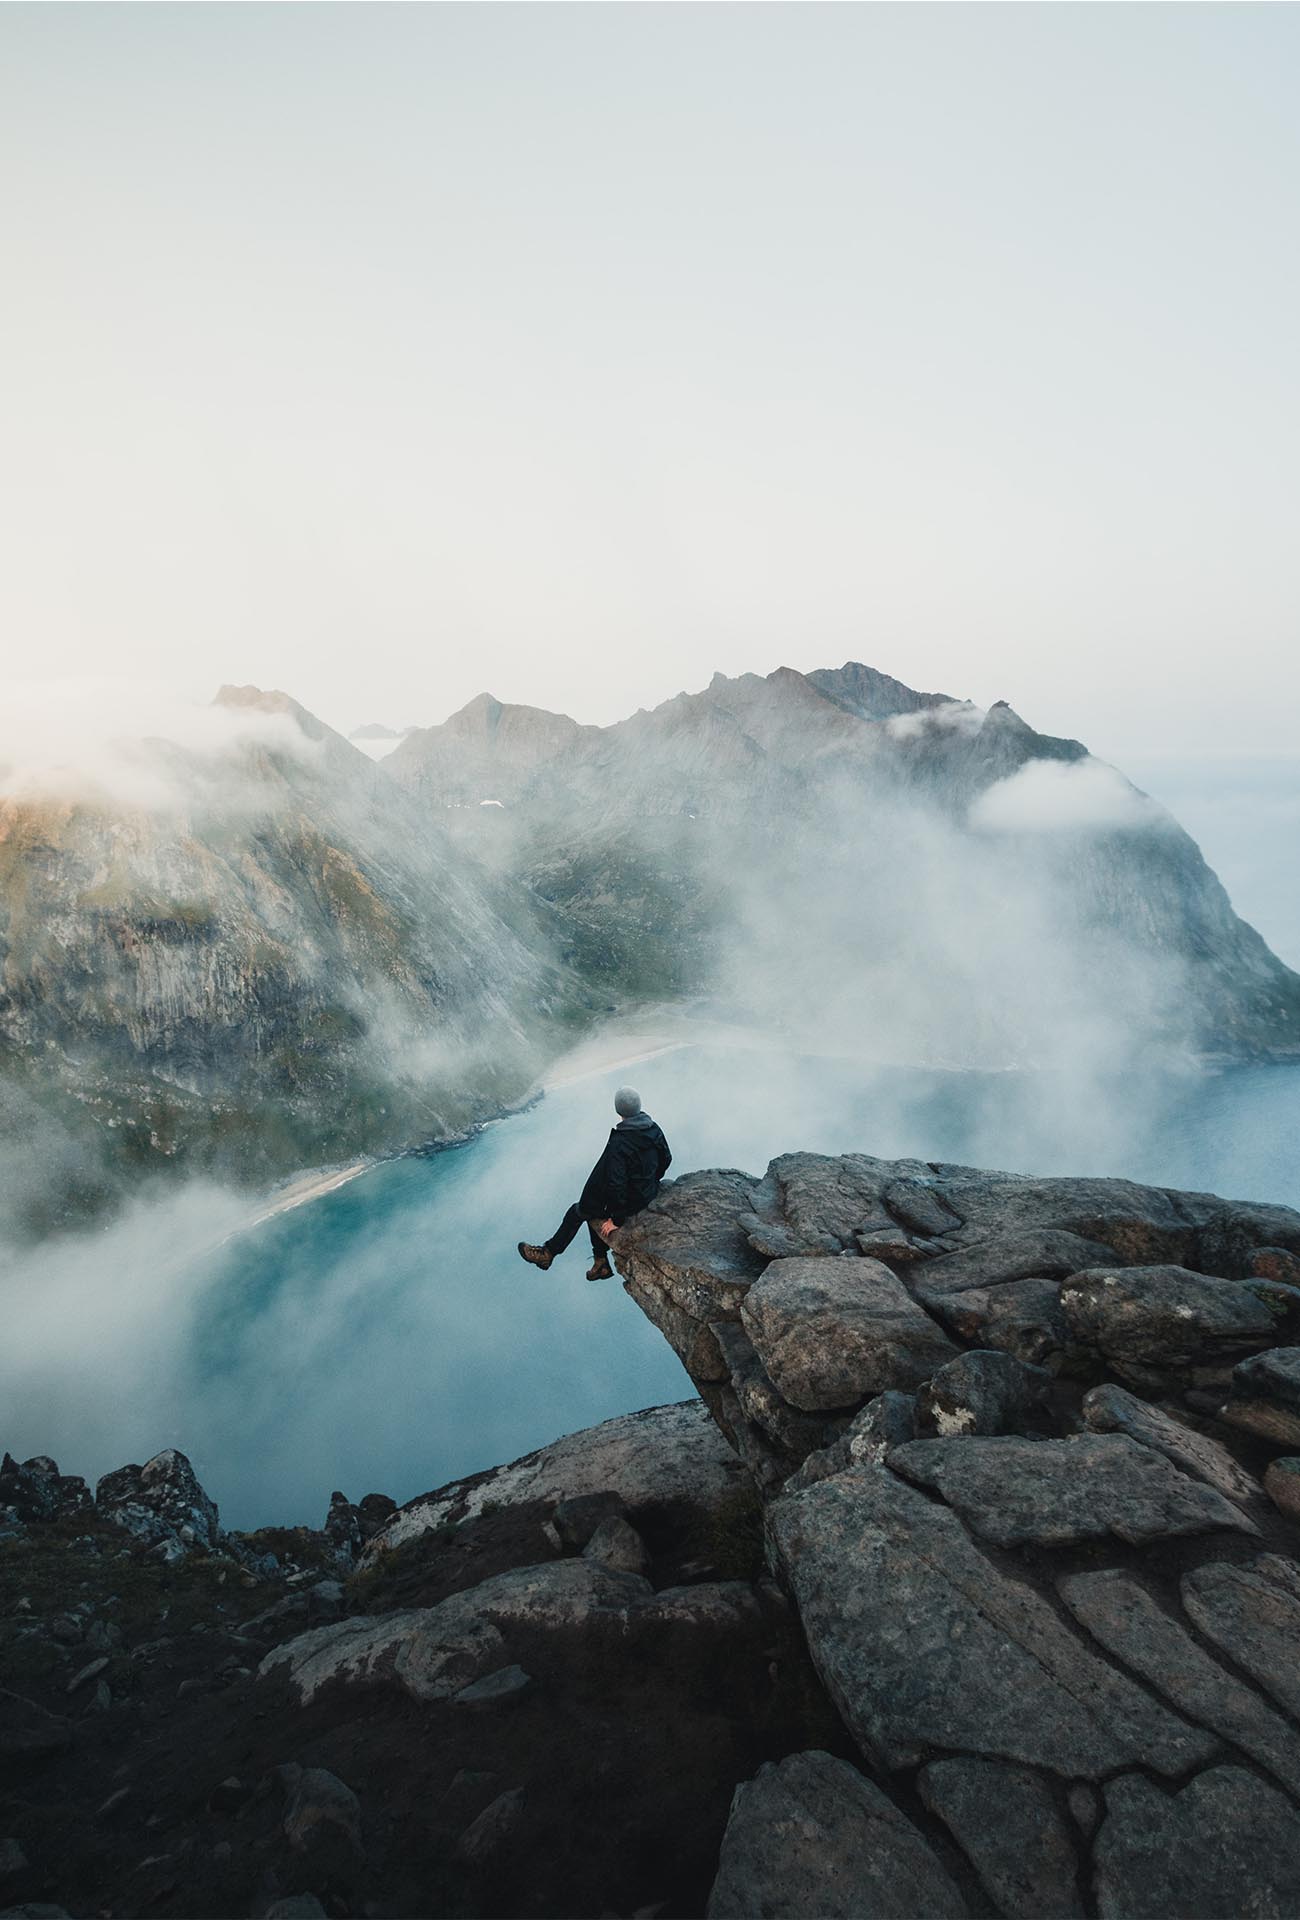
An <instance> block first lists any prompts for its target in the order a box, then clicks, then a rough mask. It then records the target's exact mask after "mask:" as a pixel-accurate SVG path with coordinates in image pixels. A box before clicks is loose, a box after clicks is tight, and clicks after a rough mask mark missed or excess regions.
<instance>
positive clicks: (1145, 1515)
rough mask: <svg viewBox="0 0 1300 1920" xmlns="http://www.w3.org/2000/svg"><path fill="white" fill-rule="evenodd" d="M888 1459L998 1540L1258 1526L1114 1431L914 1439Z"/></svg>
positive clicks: (1062, 1541)
mask: <svg viewBox="0 0 1300 1920" xmlns="http://www.w3.org/2000/svg"><path fill="white" fill-rule="evenodd" d="M889 1465H890V1468H891V1469H892V1470H894V1471H895V1472H898V1473H902V1474H904V1475H905V1476H906V1478H907V1479H909V1480H911V1481H912V1482H913V1483H914V1484H915V1485H917V1486H922V1487H929V1488H931V1489H933V1491H935V1492H936V1493H939V1494H941V1495H942V1497H943V1498H944V1499H945V1500H946V1501H947V1502H948V1505H949V1506H950V1507H954V1508H955V1509H956V1511H957V1512H958V1513H959V1514H960V1515H961V1517H962V1519H963V1520H965V1521H966V1523H967V1525H968V1526H970V1527H972V1528H973V1529H974V1531H975V1532H976V1533H977V1534H979V1535H980V1537H981V1538H982V1539H985V1540H991V1541H993V1542H994V1543H995V1544H996V1545H997V1546H1000V1547H1018V1546H1027V1545H1030V1544H1034V1545H1037V1546H1058V1547H1059V1546H1073V1545H1075V1544H1077V1543H1078V1542H1079V1541H1083V1540H1102V1539H1105V1538H1107V1536H1112V1537H1113V1538H1115V1539H1117V1540H1124V1541H1127V1542H1128V1543H1129V1545H1131V1546H1138V1545H1141V1544H1143V1543H1144V1542H1146V1541H1149V1540H1163V1539H1168V1538H1171V1537H1176V1536H1178V1535H1180V1534H1194V1533H1213V1532H1215V1531H1217V1530H1219V1529H1221V1528H1223V1529H1228V1530H1232V1531H1236V1532H1240V1533H1255V1532H1257V1528H1256V1527H1255V1525H1254V1523H1253V1522H1252V1521H1251V1520H1249V1519H1248V1518H1247V1516H1246V1515H1245V1514H1243V1513H1242V1511H1241V1509H1240V1507H1238V1506H1237V1505H1235V1504H1234V1503H1233V1502H1231V1501H1228V1500H1225V1499H1224V1497H1223V1495H1222V1494H1220V1493H1216V1492H1215V1491H1214V1489H1213V1488H1212V1487H1207V1486H1206V1485H1205V1484H1204V1482H1203V1481H1201V1480H1192V1479H1189V1478H1188V1476H1187V1475H1186V1474H1185V1473H1180V1472H1179V1471H1178V1469H1177V1468H1176V1467H1175V1466H1174V1465H1173V1463H1172V1462H1171V1461H1170V1460H1168V1459H1166V1458H1165V1457H1164V1456H1163V1455H1162V1454H1159V1453H1154V1452H1152V1451H1151V1450H1150V1449H1149V1448H1147V1447H1141V1446H1139V1445H1138V1444H1137V1442H1136V1441H1135V1440H1130V1439H1129V1437H1128V1435H1127V1434H1122V1433H1113V1434H1112V1433H1107V1434H1090V1433H1088V1434H1072V1435H1071V1436H1070V1437H1069V1438H1068V1439H1065V1440H1027V1439H1018V1438H1014V1437H1012V1436H1010V1435H998V1436H993V1437H988V1438H975V1437H970V1438H967V1437H963V1436H959V1437H957V1438H954V1439H949V1440H914V1441H912V1442H911V1444H910V1445H908V1446H905V1447H897V1448H895V1450H894V1452H893V1453H891V1454H890V1456H889Z"/></svg>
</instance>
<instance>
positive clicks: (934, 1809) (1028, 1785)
mask: <svg viewBox="0 0 1300 1920" xmlns="http://www.w3.org/2000/svg"><path fill="white" fill-rule="evenodd" d="M917 1786H918V1788H919V1789H920V1793H921V1798H922V1800H923V1801H924V1802H925V1805H926V1806H927V1807H928V1808H929V1810H930V1812H931V1813H933V1814H934V1815H935V1816H936V1817H937V1818H938V1819H940V1820H942V1821H943V1823H944V1825H945V1826H946V1827H947V1829H948V1831H949V1832H950V1833H951V1834H952V1837H953V1839H954V1840H955V1841H956V1842H957V1844H958V1846H959V1847H960V1848H961V1850H962V1852H963V1853H964V1854H965V1855H966V1857H967V1859H968V1860H969V1861H970V1863H971V1865H972V1866H973V1867H974V1869H975V1871H976V1873H977V1874H978V1875H979V1877H980V1881H981V1883H982V1885H983V1887H984V1891H985V1892H986V1893H987V1894H988V1896H989V1898H990V1900H991V1901H992V1902H993V1905H994V1907H995V1908H996V1910H997V1911H998V1913H1000V1914H1002V1915H1004V1916H1005V1920H1083V1911H1084V1909H1083V1902H1082V1901H1081V1900H1080V1898H1079V1889H1078V1871H1079V1860H1078V1849H1077V1846H1076V1844H1075V1835H1074V1834H1073V1833H1072V1832H1071V1829H1070V1827H1069V1825H1068V1823H1067V1822H1066V1821H1065V1820H1064V1819H1063V1818H1062V1816H1061V1814H1060V1812H1059V1811H1058V1809H1057V1804H1056V1799H1055V1796H1054V1795H1053V1794H1052V1792H1051V1790H1050V1788H1049V1787H1048V1786H1047V1784H1046V1782H1045V1781H1044V1780H1043V1779H1042V1777H1041V1776H1040V1775H1039V1774H1036V1773H1030V1772H1029V1771H1028V1769H1027V1768H1025V1767H1009V1766H1006V1765H1004V1764H1003V1763H1002V1762H1001V1761H998V1760H935V1761H932V1762H931V1764H930V1765H929V1766H928V1767H924V1768H923V1769H922V1770H921V1773H920V1775H919V1776H918V1778H917Z"/></svg>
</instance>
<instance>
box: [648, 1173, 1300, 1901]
mask: <svg viewBox="0 0 1300 1920" xmlns="http://www.w3.org/2000/svg"><path fill="white" fill-rule="evenodd" d="M726 1194H730V1195H732V1196H734V1202H735V1212H734V1216H733V1217H732V1218H731V1219H728V1218H727V1217H726V1206H725V1204H724V1200H725V1195H726ZM682 1246H689V1247H691V1248H692V1249H693V1250H694V1254H693V1261H692V1264H691V1266H690V1267H689V1268H684V1269H683V1270H682V1271H680V1272H678V1271H677V1270H676V1268H675V1265H674V1258H673V1249H674V1248H675V1247H682ZM728 1249H730V1250H731V1252H732V1255H733V1256H734V1259H733V1263H732V1265H731V1266H730V1268H729V1269H728V1267H727V1250H728ZM615 1254H616V1260H617V1264H618V1266H619V1269H620V1272H621V1274H622V1276H623V1280H624V1285H625V1287H626V1289H627V1291H628V1292H629V1294H631V1296H632V1297H633V1299H635V1300H637V1301H638V1302H639V1303H640V1304H642V1305H643V1307H645V1310H646V1311H647V1312H648V1313H649V1315H650V1317H651V1319H652V1320H654V1321H655V1323H656V1325H658V1326H659V1327H660V1328H661V1329H662V1331H663V1332H664V1334H665V1336H666V1337H667V1338H668V1339H669V1341H670V1342H671V1343H672V1344H673V1346H674V1347H675V1349H676V1351H677V1352H678V1354H679V1355H680V1356H681V1358H682V1359H683V1361H684V1363H685V1364H686V1366H687V1368H688V1370H689V1371H691V1372H692V1374H693V1377H694V1378H695V1381H696V1384H697V1386H698V1388H699V1390H700V1393H701V1396H702V1398H703V1399H704V1401H705V1402H706V1404H707V1405H708V1407H709V1409H710V1411H711V1412H712V1414H713V1417H714V1419H715V1420H716V1421H717V1423H718V1426H719V1428H720V1429H721V1431H722V1432H723V1433H724V1434H725V1435H726V1437H727V1438H728V1440H730V1442H731V1444H732V1445H733V1447H734V1448H735V1449H736V1452H737V1454H738V1456H739V1457H740V1459H741V1460H743V1461H744V1463H745V1465H746V1467H747V1469H748V1470H749V1472H750V1474H751V1476H752V1477H753V1479H754V1482H755V1484H756V1487H757V1489H758V1491H759V1493H760V1495H761V1497H762V1500H763V1505H764V1524H765V1534H766V1540H767V1552H768V1561H769V1565H770V1566H771V1567H772V1569H773V1571H774V1572H775V1574H776V1575H777V1577H778V1580H779V1581H780V1584H781V1586H782V1587H783V1588H784V1590H785V1592H786V1593H787V1594H788V1595H789V1597H790V1599H791V1601H792V1603H793V1605H794V1608H795V1610H796V1612H797V1614H798V1617H799V1621H800V1624H801V1625H802V1628H803V1631H804V1634H805V1635H806V1637H807V1643H808V1647H809V1650H810V1652H811V1655H812V1658H813V1661H814V1664H815V1665H816V1667H817V1670H818V1672H819V1673H820V1675H821V1677H822V1680H823V1681H824V1683H825V1686H826V1690H827V1693H828V1694H829V1696H830V1700H831V1702H832V1704H833V1705H834V1707H835V1709H836V1711H837V1712H838V1714H839V1716H840V1718H841V1720H842V1722H843V1725H844V1727H845V1729H846V1731H847V1733H848V1735H849V1736H850V1738H851V1741H852V1772H851V1773H850V1771H849V1767H848V1763H847V1761H846V1760H845V1759H837V1760H834V1761H832V1760H829V1759H828V1758H827V1756H826V1755H824V1754H819V1753H810V1752H802V1753H797V1754H793V1755H790V1756H788V1757H787V1758H786V1759H785V1760H783V1761H782V1762H781V1763H780V1765H779V1766H776V1767H769V1768H766V1769H764V1770H763V1771H762V1772H761V1773H760V1774H759V1775H758V1776H757V1777H756V1778H755V1779H754V1780H753V1781H751V1782H749V1783H748V1784H741V1785H740V1786H739V1787H738V1790H737V1793H736V1796H735V1799H734V1801H733V1805H732V1810H731V1816H730V1820H729V1823H728V1826H727V1830H726V1834H725V1837H724V1840H723V1844H722V1848H721V1857H720V1866H719V1872H718V1878H717V1881H716V1884H715V1888H714V1894H713V1901H712V1904H711V1906H710V1909H709V1911H710V1913H712V1914H716V1915H733V1914H740V1913H771V1914H782V1915H791V1916H800V1915H806V1916H808V1920H813V1916H815V1915H817V1914H819V1913H823V1912H824V1913H853V1914H859V1913H860V1914H864V1915H873V1916H874V1915H877V1914H879V1915H893V1914H898V1915H900V1916H902V1915H908V1914H914V1913H916V1912H918V1911H933V1912H936V1913H938V1912H949V1911H963V1910H965V1911H970V1912H980V1913H987V1912H989V1911H992V1912H995V1913H998V1914H1001V1915H1004V1916H1007V1917H1008V1920H1011V1917H1012V1916H1016V1917H1019V1916H1025V1920H1029V1917H1030V1916H1046V1915H1061V1916H1069V1917H1070V1920H1073V1916H1076V1915H1084V1914H1097V1915H1099V1916H1101V1920H1112V1917H1113V1920H1121V1917H1122V1920H1226V1916H1228V1915H1236V1914H1241V1913H1249V1914H1251V1915H1258V1916H1261V1917H1262V1920H1283V1916H1289V1915H1292V1914H1294V1913H1295V1912H1296V1911H1297V1910H1300V1682H1298V1681H1297V1678H1296V1674H1297V1671H1298V1670H1300V1669H1298V1668H1297V1662H1296V1657H1295V1650H1296V1648H1297V1647H1300V1564H1298V1563H1297V1555H1298V1554H1300V1530H1298V1529H1297V1524H1296V1510H1297V1507H1300V1502H1298V1501H1292V1500H1291V1499H1290V1498H1289V1495H1290V1492H1291V1484H1292V1481H1293V1480H1294V1479H1296V1477H1297V1476H1296V1473H1295V1466H1296V1460H1295V1456H1296V1455H1297V1453H1300V1346H1297V1345H1295V1344H1292V1343H1293V1342H1294V1340H1295V1338H1296V1334H1297V1328H1298V1324H1300V1323H1298V1321H1297V1312H1298V1310H1300V1293H1298V1292H1297V1289H1296V1286H1295V1284H1294V1283H1295V1280H1296V1276H1297V1273H1300V1265H1298V1264H1297V1263H1298V1262H1300V1214H1297V1213H1294V1212H1292V1211H1291V1210H1290V1209H1287V1208H1284V1207H1271V1206H1261V1205H1257V1204H1253V1203H1250V1204H1248V1203H1236V1202H1233V1201H1230V1200H1223V1199H1220V1198H1218V1197H1217V1196H1216V1195H1213V1194H1204V1193H1180V1192H1175V1191H1172V1190H1166V1189H1160V1188H1152V1187H1144V1186H1141V1185H1138V1184H1136V1183H1134V1182H1131V1181H1121V1180H1102V1179H1077V1180H1076V1179H1046V1180H1040V1179H1030V1178H1025V1177H1021V1176H1017V1175H1013V1174H1006V1173H995V1172H984V1171H981V1170H979V1169H975V1168H969V1167H953V1166H948V1165H946V1164H942V1163H933V1164H931V1163H924V1162H919V1161H896V1162H891V1161H886V1160H876V1159H872V1158H871V1157H870V1156H868V1155H865V1154H847V1155H843V1156H840V1157H838V1158H832V1157H822V1156H818V1155H815V1154H806V1153H793V1154H786V1155H783V1156H781V1158H779V1159H778V1160H775V1161H773V1162H772V1164H771V1166H770V1167H769V1168H768V1169H767V1172H766V1173H765V1174H764V1175H762V1176H761V1177H760V1176H754V1177H752V1178H750V1177H747V1176H745V1175H742V1174H738V1173H736V1172H735V1171H734V1170H733V1171H731V1172H728V1173H726V1174H725V1175H694V1176H690V1177H689V1178H688V1179H687V1180H684V1181H679V1182H677V1183H675V1184H670V1185H667V1186H665V1187H664V1189H663V1190H662V1191H661V1193H660V1196H659V1198H658V1199H657V1201H656V1202H655V1203H654V1205H653V1206H651V1207H650V1208H647V1209H646V1211H645V1212H644V1213H643V1214H641V1215H639V1216H638V1217H637V1218H636V1219H635V1220H634V1221H632V1222H631V1223H630V1224H629V1226H628V1227H627V1228H626V1229H625V1230H624V1231H623V1232H622V1233H621V1234H620V1236H619V1240H618V1244H617V1247H616V1250H615ZM705 1296H707V1297H705ZM697 1310H702V1313H701V1318H700V1320H699V1323H698V1324H697V1321H696V1314H697ZM693 1361H699V1362H700V1363H701V1364H699V1365H698V1367H697V1366H695V1365H693V1364H692V1363H693ZM1266 1482H1267V1486H1266V1485H1265V1483H1266ZM876 1795H879V1796H881V1799H877V1798H876V1797H875V1796H876ZM882 1800H883V1803H884V1805H886V1806H887V1807H888V1808H889V1809H890V1816H889V1819H888V1820H887V1821H886V1820H885V1819H884V1817H883V1816H882V1811H881V1801H882ZM905 1829H910V1840H909V1841H908V1843H907V1844H906V1845H904V1844H903V1843H902V1841H901V1839H900V1835H901V1834H902V1833H903V1832H904V1830H905ZM920 1863H932V1866H933V1867H934V1868H937V1869H938V1870H939V1871H940V1872H941V1873H942V1874H944V1875H945V1876H946V1880H945V1882H942V1883H941V1882H929V1883H927V1885H928V1886H929V1892H928V1893H927V1894H926V1895H925V1899H928V1900H929V1902H930V1904H929V1906H926V1905H925V1904H924V1899H923V1898H922V1895H921V1894H920V1893H919V1891H918V1888H919V1886H920V1884H921V1882H920V1881H919V1880H918V1875H920V1874H922V1873H923V1871H926V1872H928V1871H931V1866H930V1865H926V1866H925V1867H924V1868H923V1866H922V1865H921V1864H920ZM945 1887H946V1888H950V1889H951V1890H952V1893H953V1895H955V1896H956V1897H958V1898H959V1899H960V1900H961V1901H962V1902H964V1903H965V1904H964V1908H963V1907H961V1906H956V1907H954V1906H952V1905H951V1904H947V1905H945V1904H944V1902H945V1901H946V1900H949V1898H950V1896H949V1893H948V1892H947V1891H945Z"/></svg>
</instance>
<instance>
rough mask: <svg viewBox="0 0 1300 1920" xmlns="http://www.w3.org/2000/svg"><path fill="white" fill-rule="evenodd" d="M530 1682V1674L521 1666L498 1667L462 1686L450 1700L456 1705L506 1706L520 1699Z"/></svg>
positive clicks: (478, 1706)
mask: <svg viewBox="0 0 1300 1920" xmlns="http://www.w3.org/2000/svg"><path fill="white" fill-rule="evenodd" d="M532 1684H533V1681H532V1675H531V1674H528V1673H525V1672H524V1670H523V1668H522V1667H519V1666H511V1667H498V1668H497V1670H496V1672H495V1673H485V1674H484V1676H483V1678H482V1679H481V1680H474V1681H471V1683H470V1685H469V1686H467V1687H462V1688H461V1690H460V1692H459V1693H456V1694H453V1695H452V1700H453V1703H454V1704H455V1705H456V1706H458V1707H471V1708H480V1707H508V1706H513V1705H515V1703H516V1702H517V1701H519V1700H522V1699H523V1697H524V1695H525V1694H526V1693H527V1691H528V1689H529V1688H530V1687H531V1686H532Z"/></svg>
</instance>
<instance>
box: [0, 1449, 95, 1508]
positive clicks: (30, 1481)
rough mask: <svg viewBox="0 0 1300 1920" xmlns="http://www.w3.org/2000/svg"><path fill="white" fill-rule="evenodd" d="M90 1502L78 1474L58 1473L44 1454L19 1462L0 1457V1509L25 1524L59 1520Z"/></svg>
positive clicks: (85, 1487) (88, 1493)
mask: <svg viewBox="0 0 1300 1920" xmlns="http://www.w3.org/2000/svg"><path fill="white" fill-rule="evenodd" d="M89 1506H90V1489H89V1488H88V1487H87V1485H86V1483H85V1481H84V1480H83V1479H82V1478H81V1476H80V1475H79V1474H75V1473H60V1472H59V1469H58V1467H57V1466H56V1464H55V1462H54V1461H53V1460H51V1459H50V1457H49V1455H48V1454H44V1453H40V1454H36V1455H34V1456H33V1458H32V1459H30V1460H24V1461H22V1462H21V1463H20V1462H19V1461H17V1460H15V1459H14V1457H13V1455H12V1454H8V1453H6V1454H5V1456H4V1458H3V1460H0V1509H5V1510H6V1511H7V1512H9V1513H10V1514H12V1516H13V1520H14V1521H19V1522H22V1523H24V1524H26V1525H32V1524H34V1523H39V1522H41V1521H43V1520H62V1519H65V1518H67V1517H68V1516H69V1515H72V1514H76V1513H79V1512H81V1511H82V1510H83V1509H85V1508H87V1507H89Z"/></svg>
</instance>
